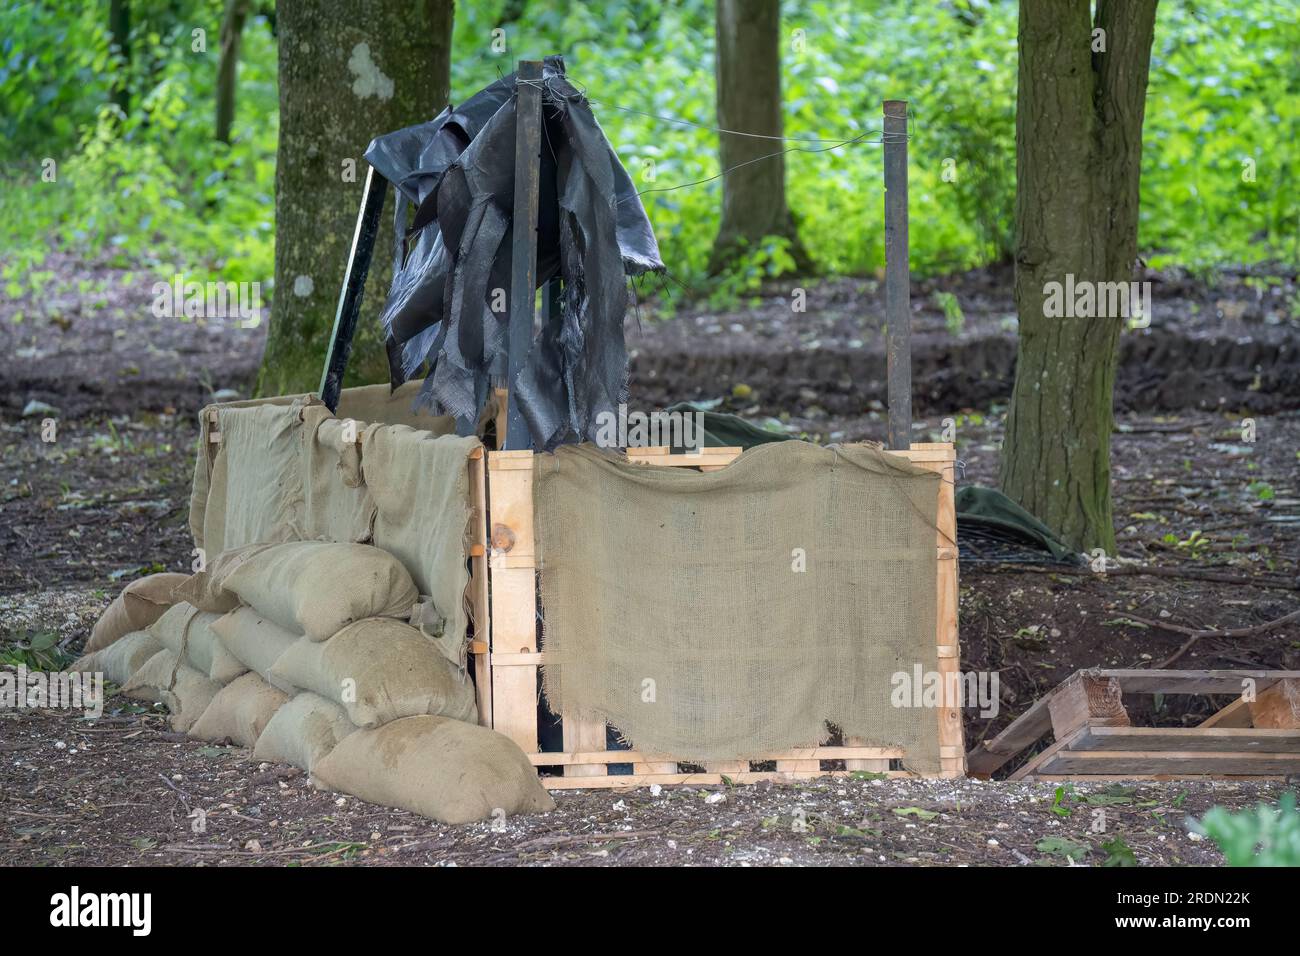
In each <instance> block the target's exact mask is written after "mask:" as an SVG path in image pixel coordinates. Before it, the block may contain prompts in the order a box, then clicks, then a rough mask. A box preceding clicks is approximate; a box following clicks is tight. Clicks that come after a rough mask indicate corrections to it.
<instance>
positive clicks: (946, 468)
mask: <svg viewBox="0 0 1300 956" xmlns="http://www.w3.org/2000/svg"><path fill="white" fill-rule="evenodd" d="M926 451H928V452H939V453H941V454H943V455H946V458H944V459H943V460H940V461H924V462H914V464H917V465H918V467H921V468H925V469H927V470H929V471H934V472H937V473H938V475H939V477H940V478H941V479H942V480H941V481H940V482H938V485H939V487H938V490H937V494H938V496H939V502H938V510H937V513H936V517H937V520H936V522H935V525H936V530H935V546H936V547H937V548H938V549H939V550H940V553H942V552H944V551H945V550H948V549H952V548H955V546H956V541H957V508H956V504H955V502H954V483H955V468H954V458H955V454H956V453H955V451H954V449H953V447H952V446H951V445H948V446H946V447H945V448H943V449H926ZM957 573H958V570H957V561H956V560H955V556H954V560H947V561H945V560H940V561H939V562H938V564H937V566H936V581H935V588H936V590H935V647H936V652H935V653H936V655H937V658H938V667H939V673H940V675H942V677H943V684H942V686H943V694H944V701H943V706H942V707H940V708H939V709H938V714H937V719H938V721H939V745H940V748H941V749H942V748H949V750H948V752H949V753H954V752H955V754H956V756H949V757H940V775H941V776H944V777H960V776H964V775H965V773H966V759H965V755H964V754H963V753H962V751H963V750H964V747H963V742H962V741H963V734H962V721H961V701H960V700H958V699H957V684H958V681H959V680H960V674H959V671H960V668H961V661H960V659H959V653H960V652H959V645H958V633H957V628H958V623H957V615H958V592H957Z"/></svg>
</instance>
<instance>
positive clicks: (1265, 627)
mask: <svg viewBox="0 0 1300 956" xmlns="http://www.w3.org/2000/svg"><path fill="white" fill-rule="evenodd" d="M1120 616H1121V617H1123V618H1124V619H1126V620H1129V621H1136V622H1137V623H1138V624H1145V625H1146V626H1147V627H1158V628H1160V629H1162V630H1165V631H1173V632H1174V633H1175V634H1186V635H1187V640H1186V641H1184V642H1183V644H1182V646H1180V647H1179V648H1178V650H1176V651H1174V653H1173V654H1171V655H1170V656H1169V657H1166V658H1165V659H1164V660H1163V661H1161V662H1160V663H1159V664H1157V665H1156V666H1155V668H1154V669H1155V670H1164V669H1165V668H1166V667H1168V666H1169V665H1170V664H1172V663H1173V662H1174V661H1176V660H1178V658H1180V657H1182V656H1183V655H1184V654H1186V653H1187V652H1188V651H1189V650H1191V649H1192V646H1193V645H1194V644H1195V643H1196V642H1197V641H1199V640H1200V639H1201V638H1203V637H1251V636H1253V635H1255V634H1262V633H1264V632H1266V631H1270V630H1272V629H1273V628H1275V627H1280V626H1282V625H1283V624H1286V623H1288V622H1290V621H1294V620H1296V619H1297V618H1300V610H1296V611H1292V612H1291V613H1290V614H1284V615H1283V616H1282V617H1279V618H1277V619H1276V620H1273V621H1266V622H1265V623H1263V624H1252V625H1250V626H1248V627H1233V628H1229V629H1227V630H1222V631H1220V630H1216V629H1215V628H1206V627H1203V628H1195V627H1184V626H1183V625H1181V624H1173V623H1171V622H1169V621H1161V620H1156V619H1153V618H1147V617H1139V616H1138V615H1136V614H1126V613H1122V612H1121V614H1120Z"/></svg>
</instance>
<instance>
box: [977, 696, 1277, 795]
mask: <svg viewBox="0 0 1300 956" xmlns="http://www.w3.org/2000/svg"><path fill="white" fill-rule="evenodd" d="M1125 694H1130V695H1131V694H1235V695H1237V699H1236V700H1234V701H1233V702H1232V703H1231V704H1229V705H1228V706H1226V707H1224V708H1222V709H1221V710H1219V711H1217V712H1216V713H1215V714H1213V715H1212V716H1211V717H1210V718H1209V719H1207V720H1205V721H1204V722H1203V723H1201V724H1200V725H1199V726H1196V727H1173V728H1169V727H1134V726H1132V722H1131V721H1130V720H1129V715H1128V711H1127V710H1125V708H1124V701H1123V697H1124V695H1125ZM1049 732H1050V733H1051V734H1052V736H1053V738H1054V742H1053V743H1052V745H1051V746H1049V747H1048V748H1047V749H1045V750H1043V751H1042V752H1041V753H1038V754H1036V755H1035V756H1034V757H1033V758H1032V759H1031V760H1030V761H1029V762H1028V763H1026V764H1025V765H1024V766H1023V767H1021V768H1020V769H1018V770H1017V771H1016V772H1015V773H1014V774H1012V775H1011V779H1012V780H1121V779H1122V780H1180V779H1187V778H1196V777H1200V778H1207V777H1208V778H1234V779H1240V778H1251V779H1259V778H1263V779H1278V778H1285V777H1286V776H1288V775H1291V774H1300V671H1247V670H1232V671H1217V670H1216V671H1205V670H1197V671H1190V670H1189V671H1182V670H1172V671H1169V670H1089V671H1078V672H1077V673H1075V674H1073V675H1071V676H1070V677H1069V678H1068V679H1067V680H1066V681H1065V682H1064V683H1062V684H1061V685H1059V686H1058V687H1056V688H1054V689H1053V690H1052V691H1050V692H1049V693H1048V694H1047V695H1046V696H1044V697H1042V698H1040V699H1039V700H1038V701H1036V702H1035V703H1034V705H1033V706H1032V707H1030V708H1029V710H1027V711H1025V713H1023V714H1021V715H1020V717H1018V718H1017V719H1016V720H1014V721H1012V723H1011V724H1010V726H1008V727H1007V728H1006V729H1005V730H1004V731H1002V733H1000V734H998V736H997V737H995V738H994V739H993V740H991V741H987V742H986V743H983V744H980V745H979V746H977V747H976V748H975V749H973V750H972V751H971V752H970V753H968V754H967V755H966V765H967V768H968V772H969V773H970V775H971V776H974V777H985V778H987V777H989V776H990V775H991V774H992V773H993V772H994V771H996V770H997V769H998V768H999V767H1001V766H1002V765H1003V764H1005V763H1007V762H1008V761H1010V760H1011V759H1012V758H1014V757H1015V756H1016V755H1017V754H1020V753H1022V752H1023V751H1024V750H1026V749H1028V748H1029V747H1031V746H1033V745H1034V744H1036V743H1037V742H1038V741H1039V740H1040V739H1041V738H1042V737H1044V736H1045V735H1047V734H1048V733H1049Z"/></svg>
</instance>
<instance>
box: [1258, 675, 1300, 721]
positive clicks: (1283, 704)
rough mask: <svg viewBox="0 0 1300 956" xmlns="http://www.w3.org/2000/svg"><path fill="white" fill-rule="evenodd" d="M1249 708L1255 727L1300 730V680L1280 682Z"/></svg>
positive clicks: (1262, 694) (1261, 695)
mask: <svg viewBox="0 0 1300 956" xmlns="http://www.w3.org/2000/svg"><path fill="white" fill-rule="evenodd" d="M1247 706H1248V707H1249V708H1250V720H1251V724H1252V725H1254V726H1255V727H1274V728H1277V729H1280V730H1300V680H1292V679H1289V678H1288V679H1286V680H1280V681H1278V682H1277V683H1276V684H1274V685H1273V686H1272V687H1270V688H1268V689H1267V690H1265V691H1264V692H1263V693H1261V694H1260V695H1259V696H1258V697H1256V698H1255V699H1254V700H1253V701H1250V702H1249V704H1248V705H1247Z"/></svg>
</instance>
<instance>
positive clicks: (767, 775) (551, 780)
mask: <svg viewBox="0 0 1300 956" xmlns="http://www.w3.org/2000/svg"><path fill="white" fill-rule="evenodd" d="M847 776H849V772H848V771H847V770H835V771H824V772H823V771H817V772H814V773H777V772H773V771H766V772H760V771H749V772H748V773H737V774H727V778H728V779H729V780H730V781H731V782H732V783H758V782H760V781H762V780H775V781H780V782H790V781H794V780H815V779H817V778H818V777H828V778H837V777H838V778H843V777H847ZM888 776H890V777H914V776H916V775H915V774H911V773H908V772H907V771H905V770H890V771H889V772H888ZM541 781H542V785H543V786H544V787H546V789H548V790H578V789H587V788H590V789H598V790H630V789H632V788H634V787H648V786H650V785H651V784H653V783H657V784H659V785H661V786H665V787H668V786H676V785H679V784H691V785H694V786H699V787H707V786H718V785H720V784H722V783H723V779H722V774H718V773H650V774H631V775H628V776H625V777H613V776H607V777H542V778H541Z"/></svg>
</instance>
